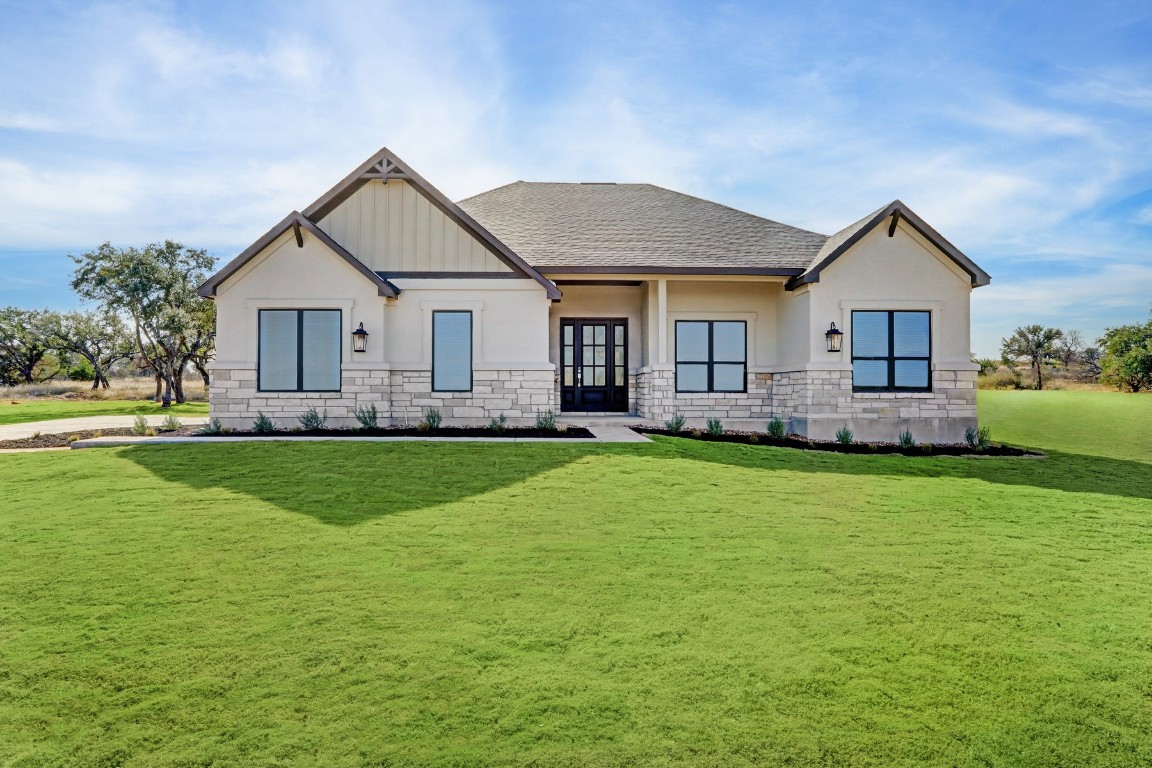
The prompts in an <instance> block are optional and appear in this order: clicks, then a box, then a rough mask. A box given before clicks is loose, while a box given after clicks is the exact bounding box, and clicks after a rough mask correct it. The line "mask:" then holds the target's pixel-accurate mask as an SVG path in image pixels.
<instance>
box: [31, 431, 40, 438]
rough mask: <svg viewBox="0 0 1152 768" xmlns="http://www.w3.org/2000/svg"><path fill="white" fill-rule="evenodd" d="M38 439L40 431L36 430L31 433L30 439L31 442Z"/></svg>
mask: <svg viewBox="0 0 1152 768" xmlns="http://www.w3.org/2000/svg"><path fill="white" fill-rule="evenodd" d="M38 437H40V430H36V431H35V432H33V433H32V439H33V440H35V439H36V438H38Z"/></svg>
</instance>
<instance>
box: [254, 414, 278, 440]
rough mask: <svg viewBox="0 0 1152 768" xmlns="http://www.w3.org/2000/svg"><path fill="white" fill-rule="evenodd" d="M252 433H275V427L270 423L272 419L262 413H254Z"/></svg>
mask: <svg viewBox="0 0 1152 768" xmlns="http://www.w3.org/2000/svg"><path fill="white" fill-rule="evenodd" d="M252 431H253V432H258V433H260V434H265V433H267V432H275V431H276V425H275V424H273V423H272V419H270V418H268V417H267V416H265V415H264V411H256V420H255V421H253V422H252Z"/></svg>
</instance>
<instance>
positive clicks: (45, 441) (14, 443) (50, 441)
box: [0, 427, 593, 450]
mask: <svg viewBox="0 0 1152 768" xmlns="http://www.w3.org/2000/svg"><path fill="white" fill-rule="evenodd" d="M132 434H133V432H132V430H131V428H128V427H121V428H117V429H86V430H78V431H76V432H64V433H62V434H58V435H40V436H39V437H26V438H24V439H22V440H0V450H3V449H12V448H67V447H68V446H69V445H71V444H72V443H73V442H74V441H76V440H87V439H89V438H93V437H130V436H131V435H132ZM156 436H157V437H488V438H496V439H509V438H514V437H552V438H567V439H576V438H589V437H593V434H592V433H591V432H589V431H588V430H587V429H584V427H568V428H567V429H566V430H564V431H563V432H561V431H560V430H556V431H552V432H549V431H547V430H542V429H533V428H532V427H509V428H507V429H505V430H503V431H499V432H498V431H496V430H494V429H488V428H486V427H441V428H440V429H431V430H420V429H417V428H415V427H383V428H381V429H314V430H308V431H304V430H297V431H287V430H277V431H275V432H259V433H258V432H250V431H243V432H242V431H238V430H236V431H231V432H227V433H222V434H218V435H205V434H203V433H202V432H200V428H199V427H184V428H182V429H176V430H172V431H169V432H157V433H156Z"/></svg>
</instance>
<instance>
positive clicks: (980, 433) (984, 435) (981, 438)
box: [964, 427, 992, 451]
mask: <svg viewBox="0 0 1152 768" xmlns="http://www.w3.org/2000/svg"><path fill="white" fill-rule="evenodd" d="M964 442H965V443H967V444H968V447H969V448H971V449H972V450H974V451H986V450H988V446H989V445H991V444H992V430H991V429H989V428H988V427H980V428H979V429H977V428H976V427H968V428H967V429H965V430H964Z"/></svg>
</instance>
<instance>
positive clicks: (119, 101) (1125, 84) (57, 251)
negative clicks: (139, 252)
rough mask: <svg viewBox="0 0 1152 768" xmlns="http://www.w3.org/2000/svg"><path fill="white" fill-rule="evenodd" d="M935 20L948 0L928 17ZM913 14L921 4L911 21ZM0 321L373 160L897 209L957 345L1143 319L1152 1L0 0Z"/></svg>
mask: <svg viewBox="0 0 1152 768" xmlns="http://www.w3.org/2000/svg"><path fill="white" fill-rule="evenodd" d="M937 5H944V6H945V7H943V8H937V7H935V6H937ZM926 6H930V7H931V10H925V7H926ZM0 18H2V19H3V24H0V71H3V72H4V76H3V77H2V78H0V210H3V211H4V214H3V216H0V305H4V304H18V305H22V306H51V307H55V308H65V307H70V306H73V305H74V304H75V303H76V302H75V299H74V298H73V297H72V295H71V293H70V291H69V290H68V287H67V286H68V279H69V273H70V271H71V263H70V262H69V261H68V260H67V258H66V256H65V254H67V253H68V252H73V253H79V252H83V251H84V250H87V249H90V248H93V247H95V246H97V245H99V244H100V243H102V242H103V241H105V240H109V241H111V242H113V243H114V244H117V245H134V244H144V243H147V242H151V241H155V240H161V239H164V238H172V239H176V240H180V241H182V242H184V243H185V244H188V245H194V246H197V247H205V248H208V249H209V250H210V251H211V252H212V253H213V254H215V255H216V256H218V257H220V258H221V259H227V258H230V257H231V256H233V255H235V253H236V252H238V251H239V250H240V249H242V248H243V247H245V246H246V245H248V244H249V243H250V242H251V241H252V240H254V239H255V238H256V237H257V236H258V235H260V234H261V233H263V232H264V231H265V230H266V229H267V228H268V227H269V226H271V225H272V224H273V223H275V222H276V221H278V220H279V219H280V218H281V217H282V216H283V215H284V214H285V213H286V212H288V211H290V210H292V209H294V208H300V207H303V206H304V205H306V204H307V203H309V202H311V201H312V200H313V199H314V198H316V197H317V196H318V195H319V194H320V193H321V192H323V191H324V190H325V189H327V188H328V187H329V186H331V184H333V183H335V181H337V180H338V179H339V178H341V177H342V176H343V175H344V174H345V173H347V172H348V171H349V170H351V169H352V168H353V167H355V166H356V165H357V164H358V163H360V162H361V161H362V160H363V159H364V158H365V157H367V156H368V155H369V154H371V153H372V152H374V151H375V150H376V149H378V148H379V147H380V146H382V145H387V146H389V147H390V148H391V149H393V150H394V151H395V152H397V153H398V154H399V155H400V156H402V157H404V158H405V159H406V160H407V161H408V162H409V163H411V164H412V165H413V166H414V167H416V168H417V169H418V170H420V171H421V173H422V174H423V175H424V176H425V177H426V178H428V179H429V180H430V181H432V183H434V184H436V185H437V186H439V187H440V188H441V189H442V190H444V191H445V192H446V193H447V194H448V195H449V196H451V197H453V198H456V199H459V198H462V197H465V196H468V195H471V194H474V193H476V192H480V191H483V190H485V189H488V188H491V187H494V186H498V185H500V184H504V183H507V182H509V181H512V180H516V179H527V180H557V181H648V182H653V183H656V184H661V185H664V186H668V187H671V188H674V189H678V190H681V191H684V192H688V193H691V194H695V195H699V196H702V197H706V198H709V199H713V200H717V201H719V202H723V203H726V204H728V205H732V206H735V207H738V208H742V209H744V210H748V211H751V212H753V213H756V214H759V215H762V216H767V217H769V218H773V219H777V220H780V221H784V222H787V223H790V224H795V225H797V226H802V227H806V228H809V229H814V230H817V231H821V232H825V233H830V232H833V231H835V230H837V229H840V228H842V227H844V226H846V225H847V224H849V223H851V222H852V221H855V220H856V219H858V218H860V217H861V216H863V215H864V214H866V213H868V212H869V211H872V210H874V209H875V208H878V207H880V206H881V205H883V204H885V203H887V202H889V201H890V200H892V199H893V198H897V197H899V198H900V199H902V200H904V201H905V202H906V203H908V204H909V205H910V206H911V207H912V208H913V209H914V210H916V211H917V212H918V213H920V214H921V215H922V216H923V217H924V218H926V219H927V220H928V221H929V222H930V223H932V224H933V225H934V226H935V227H936V228H937V229H938V230H940V231H941V232H942V233H943V234H944V235H945V236H946V237H948V238H949V239H950V240H952V242H953V243H955V244H956V245H957V246H958V247H960V248H961V250H963V251H965V252H966V253H967V254H968V255H969V256H971V257H972V258H973V259H975V260H976V261H977V262H978V263H979V264H980V265H981V266H983V267H984V268H985V269H987V270H988V271H989V272H990V273H991V274H992V277H993V284H992V285H991V286H988V287H986V288H981V289H979V290H978V291H976V292H975V293H974V294H973V347H974V350H975V351H976V352H978V353H980V354H981V355H995V354H998V350H999V341H1000V339H1001V337H1003V336H1005V335H1007V334H1008V333H1009V332H1011V330H1012V329H1013V328H1014V327H1015V326H1017V325H1020V324H1024V323H1031V322H1040V323H1045V324H1048V325H1055V326H1058V327H1062V328H1077V329H1080V330H1081V331H1083V332H1084V333H1085V335H1086V336H1087V337H1089V338H1095V337H1096V336H1097V335H1099V333H1100V332H1101V331H1102V330H1103V328H1104V327H1105V326H1107V325H1115V324H1119V323H1125V322H1134V321H1136V320H1140V319H1143V318H1146V317H1147V315H1148V309H1149V304H1150V303H1152V44H1150V41H1152V6H1149V5H1146V4H1143V3H1131V2H1118V3H1113V2H1096V3H1093V4H1092V5H1091V7H1090V8H1086V7H1085V6H1084V5H1083V3H1063V2H1002V3H948V4H935V3H933V4H926V3H920V2H909V3H887V4H885V3H876V2H869V3H851V2H835V3H832V2H828V3H819V2H817V3H794V2H793V3H751V2H750V3H715V4H707V3H700V2H690V3H689V2H685V3H675V2H664V3H651V2H604V3H599V2H583V1H581V2H553V3H522V2H508V3H496V2H489V3H485V2H477V3H471V2H461V3H448V2H446V3H439V2H438V3H389V2H357V1H356V0H347V1H345V0H341V1H340V2H316V3H302V2H291V1H288V2H275V3H272V2H267V3H259V2H245V1H244V0H232V1H231V2H208V1H205V2H195V3H192V2H188V3H179V2H175V3H173V2H143V3H128V2H124V3H79V2H68V3H64V2H60V3H57V2H36V3H27V2H20V1H17V0H0Z"/></svg>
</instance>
